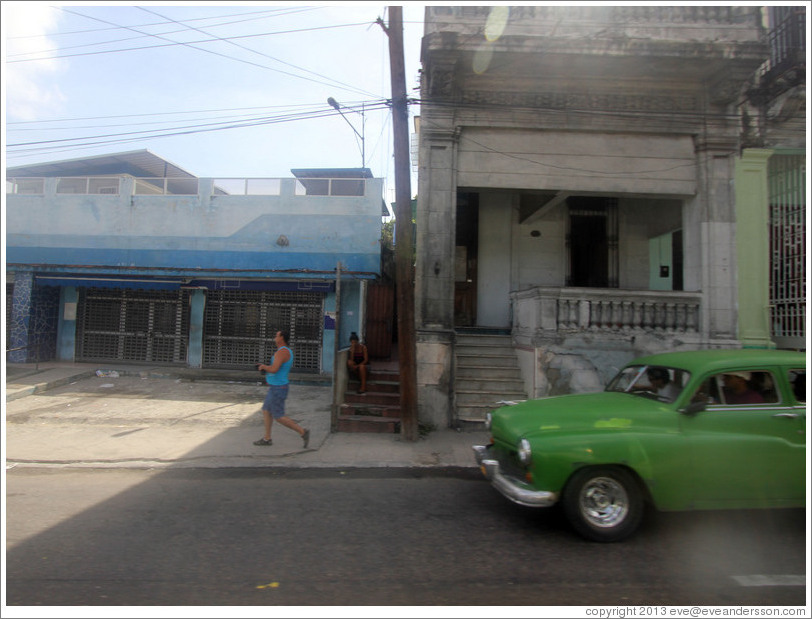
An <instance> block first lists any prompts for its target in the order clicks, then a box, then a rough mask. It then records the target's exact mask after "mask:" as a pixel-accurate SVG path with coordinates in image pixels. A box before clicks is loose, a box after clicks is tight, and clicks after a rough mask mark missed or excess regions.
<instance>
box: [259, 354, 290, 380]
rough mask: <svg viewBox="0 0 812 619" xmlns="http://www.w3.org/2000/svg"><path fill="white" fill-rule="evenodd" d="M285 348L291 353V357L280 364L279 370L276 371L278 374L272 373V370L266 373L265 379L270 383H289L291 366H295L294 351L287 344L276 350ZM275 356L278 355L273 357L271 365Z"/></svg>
mask: <svg viewBox="0 0 812 619" xmlns="http://www.w3.org/2000/svg"><path fill="white" fill-rule="evenodd" d="M283 349H284V350H287V351H288V353H290V358H289V359H288V360H287V361H285V363H283V364H282V365H281V366H280V368H279V371H278V372H276V374H271V373H270V372H268V373H267V374H266V375H265V381H266V382H267V383H268V384H269V385H287V384H288V374H290V368H292V367H293V351H292V350H291V349H290V348H288V347H287V346H282V347H280V348H279V350H277V351H276V352H279V351H280V350H283ZM274 357H276V355H274V356H273V357H271V365H273V359H274Z"/></svg>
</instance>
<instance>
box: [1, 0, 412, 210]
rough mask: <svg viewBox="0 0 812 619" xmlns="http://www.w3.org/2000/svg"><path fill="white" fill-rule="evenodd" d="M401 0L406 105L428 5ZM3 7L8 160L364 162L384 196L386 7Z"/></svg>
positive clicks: (204, 170)
mask: <svg viewBox="0 0 812 619" xmlns="http://www.w3.org/2000/svg"><path fill="white" fill-rule="evenodd" d="M402 6H403V22H404V27H403V30H404V33H403V37H404V60H405V66H406V90H407V94H408V96H410V97H411V96H414V97H415V98H417V97H418V96H419V92H418V90H417V88H418V86H419V68H420V39H421V37H422V34H423V12H424V6H425V5H424V4H422V3H411V2H406V3H403V4H402ZM0 7H1V8H2V20H0V25H1V26H2V30H3V33H2V38H3V50H2V51H3V61H4V62H3V72H2V73H3V97H4V102H5V104H4V106H3V114H4V119H3V139H4V166H5V167H14V166H18V165H27V164H32V163H41V162H50V161H58V160H62V159H75V158H80V157H88V156H93V155H102V154H108V153H119V152H126V151H131V150H140V149H148V150H150V151H151V152H153V153H155V154H156V155H158V156H160V157H162V158H164V159H167V160H169V161H170V162H172V163H174V164H176V165H178V166H180V167H181V168H183V169H185V170H187V171H188V172H190V173H192V174H194V175H196V176H200V177H213V178H249V177H251V178H255V177H263V178H265V177H267V178H279V177H283V178H284V177H290V176H292V174H291V172H290V170H291V169H292V168H322V167H327V168H332V167H337V168H358V167H361V165H362V163H363V164H364V165H365V166H366V167H368V168H370V169H371V171H372V174H373V175H374V176H376V177H382V178H385V179H386V181H385V192H386V194H387V195H385V196H384V197H385V198H386V199H387V200H388V201H390V202H391V201H393V200H394V159H393V135H392V122H391V113H390V108H389V107H388V106H387V100H388V99H391V93H392V89H391V81H390V72H389V42H388V37H387V35H386V34H385V32H384V31H383V29H382V28H381V26H380V25H379V24H377V23H376V20H377V19H378V18H381V19H382V20H383V22H384V24H386V25H388V24H389V14H388V10H387V9H388V5H384V4H376V3H374V2H357V3H351V2H325V3H322V4H313V5H308V4H302V3H296V2H285V3H274V2H240V3H233V4H232V3H205V2H194V3H192V2H160V3H153V2H142V3H139V4H138V5H137V6H133V5H128V4H124V3H116V2H98V3H97V2H84V3H51V2H7V1H5V0H4V1H3V2H2V4H0ZM329 98H332V99H334V100H335V101H336V102H337V103H338V105H339V106H340V109H341V110H342V112H343V117H342V115H340V114H339V113H338V112H337V111H336V110H335V109H334V108H333V107H332V106H331V105H329V104H328V102H327V100H328V99H329ZM415 115H419V107H417V106H416V105H415V106H412V107H411V108H410V118H409V131H410V133H412V132H413V131H414V129H413V119H414V116H415ZM361 138H363V140H362V139H361ZM362 147H363V148H362ZM414 178H415V175H414V173H413V179H414ZM416 190H417V187H416V180H412V194H413V195H414V194H415V193H416Z"/></svg>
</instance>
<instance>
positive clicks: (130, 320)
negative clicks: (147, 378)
mask: <svg viewBox="0 0 812 619" xmlns="http://www.w3.org/2000/svg"><path fill="white" fill-rule="evenodd" d="M76 329H77V334H76V335H77V337H76V347H77V350H76V358H77V360H78V361H129V362H133V363H167V364H170V363H171V364H175V363H185V362H186V355H187V349H188V345H189V293H188V292H187V291H184V290H177V291H160V290H130V289H121V288H80V289H79V305H78V311H77V322H76Z"/></svg>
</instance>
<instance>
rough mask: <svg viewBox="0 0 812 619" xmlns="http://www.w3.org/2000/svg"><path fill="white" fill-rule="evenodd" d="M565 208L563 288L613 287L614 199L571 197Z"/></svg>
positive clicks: (615, 277) (615, 283) (615, 256)
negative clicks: (565, 255)
mask: <svg viewBox="0 0 812 619" xmlns="http://www.w3.org/2000/svg"><path fill="white" fill-rule="evenodd" d="M567 206H568V208H569V234H568V235H567V244H568V247H569V252H568V254H569V264H568V267H569V268H568V273H567V286H574V287H586V288H617V287H618V285H619V284H618V268H619V261H618V217H617V199H616V198H603V197H589V196H573V197H571V198H568V199H567Z"/></svg>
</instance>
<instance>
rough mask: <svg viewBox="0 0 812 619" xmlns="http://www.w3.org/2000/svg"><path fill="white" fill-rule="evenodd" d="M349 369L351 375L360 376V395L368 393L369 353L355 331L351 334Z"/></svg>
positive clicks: (348, 358)
mask: <svg viewBox="0 0 812 619" xmlns="http://www.w3.org/2000/svg"><path fill="white" fill-rule="evenodd" d="M347 367H348V368H349V370H350V374H353V375H356V376H358V379H359V380H360V381H361V385H360V387H358V393H359V394H361V395H364V394H365V393H366V392H367V372H368V370H369V351H368V350H367V347H366V345H365V344H362V343H361V342H360V341H359V340H358V335H357V334H356V333H355V331H353V332H352V333H351V334H350V352H349V355H348V357H347Z"/></svg>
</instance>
